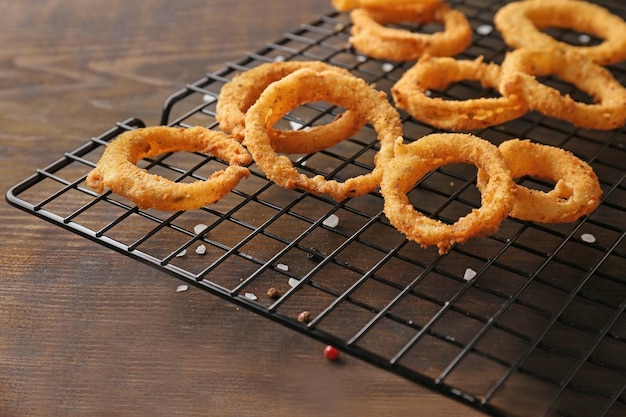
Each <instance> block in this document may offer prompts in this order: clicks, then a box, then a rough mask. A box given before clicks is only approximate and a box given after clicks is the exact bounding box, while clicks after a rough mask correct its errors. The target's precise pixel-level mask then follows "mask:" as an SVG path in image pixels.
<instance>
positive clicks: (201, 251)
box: [196, 245, 206, 255]
mask: <svg viewBox="0 0 626 417" xmlns="http://www.w3.org/2000/svg"><path fill="white" fill-rule="evenodd" d="M196 253H197V254H198V255H204V254H205V253H206V246H204V245H200V246H198V247H197V248H196Z"/></svg>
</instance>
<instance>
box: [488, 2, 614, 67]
mask: <svg viewBox="0 0 626 417" xmlns="http://www.w3.org/2000/svg"><path fill="white" fill-rule="evenodd" d="M494 23H495V26H496V28H497V29H498V31H499V32H500V33H501V35H502V38H503V39H504V42H505V43H506V44H507V45H509V46H511V47H513V48H530V49H546V48H560V49H571V50H573V51H576V52H577V53H579V54H580V55H583V56H585V57H587V58H588V59H590V60H592V61H593V62H595V63H597V64H600V65H605V64H610V63H616V62H620V61H623V60H624V59H626V22H624V20H623V19H622V18H620V17H619V16H616V15H614V14H612V13H611V12H610V11H609V10H607V9H605V8H604V7H601V6H599V5H597V4H593V3H591V2H587V1H580V0H550V1H546V0H525V1H516V2H512V3H509V4H507V5H505V6H503V7H501V8H500V9H499V10H498V11H497V12H496V14H495V16H494ZM550 27H555V28H566V29H571V30H574V31H577V32H580V33H588V34H590V35H594V36H596V37H598V38H600V39H602V40H603V41H602V42H601V43H600V44H599V45H592V46H574V45H571V44H568V43H565V42H560V41H558V40H556V39H555V38H553V37H552V36H550V35H548V34H546V33H544V32H542V29H546V28H550Z"/></svg>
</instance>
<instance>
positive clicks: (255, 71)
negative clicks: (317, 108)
mask: <svg viewBox="0 0 626 417" xmlns="http://www.w3.org/2000/svg"><path fill="white" fill-rule="evenodd" d="M301 68H310V69H313V70H315V71H326V70H328V71H337V72H340V73H342V74H344V75H349V74H350V73H349V72H348V71H346V70H344V69H342V68H339V67H336V66H333V65H329V64H325V63H323V62H319V61H287V62H270V63H265V64H261V65H259V66H258V67H255V68H252V69H250V70H248V71H246V72H243V73H241V74H238V75H237V76H235V77H234V78H233V79H232V80H231V81H230V82H228V83H226V84H224V86H223V87H222V88H221V89H220V94H219V96H218V101H217V107H216V115H215V118H216V119H217V121H218V122H219V125H220V129H221V130H222V131H224V132H226V133H230V134H232V135H233V136H234V137H235V138H237V139H238V140H240V141H241V140H243V137H244V133H245V118H246V116H245V112H246V111H247V110H248V109H249V108H250V106H252V105H253V104H254V102H255V101H256V100H257V99H258V98H259V96H260V95H261V93H262V92H263V90H265V88H266V87H267V86H268V85H269V84H271V83H273V82H274V81H277V80H279V79H281V78H283V77H284V76H286V75H288V74H290V73H292V72H294V71H296V70H298V69H301ZM281 116H282V115H281ZM364 124H365V119H363V118H362V117H360V116H359V114H358V113H356V112H354V111H351V110H348V111H346V112H345V113H343V114H341V115H339V116H338V117H337V118H336V119H335V120H333V121H332V122H330V123H329V124H324V125H319V126H314V127H311V128H309V129H306V130H277V129H270V137H271V138H272V144H273V146H274V149H276V151H277V152H284V153H303V154H306V153H313V152H317V151H320V150H322V149H327V148H330V147H331V146H333V145H336V144H337V143H339V142H341V141H343V140H345V139H347V138H349V137H350V136H352V135H353V134H354V133H356V132H358V131H359V129H361V127H362V126H363V125H364Z"/></svg>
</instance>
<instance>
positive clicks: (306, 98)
mask: <svg viewBox="0 0 626 417" xmlns="http://www.w3.org/2000/svg"><path fill="white" fill-rule="evenodd" d="M313 101H326V102H329V103H333V104H336V105H339V106H343V107H345V108H346V109H351V110H355V111H356V112H358V113H359V114H361V115H362V116H363V117H365V119H366V120H367V121H368V122H369V123H370V124H371V125H372V126H373V127H374V129H375V130H376V132H377V134H378V140H379V142H380V150H379V151H378V152H377V154H376V156H375V167H374V169H373V171H372V172H370V173H368V174H364V175H359V176H356V177H351V178H348V179H346V180H345V181H344V182H338V181H336V180H326V179H325V178H324V177H323V176H322V175H316V176H315V177H312V178H309V177H307V176H306V175H304V174H300V173H298V171H297V170H296V169H295V167H294V166H293V164H292V162H291V160H290V159H289V158H288V157H286V156H284V155H278V154H277V153H276V151H275V149H274V148H273V147H272V140H271V138H270V136H269V134H268V129H269V128H270V126H273V125H274V123H276V121H277V120H278V119H279V118H280V117H281V116H282V115H283V114H285V113H286V112H287V111H289V110H290V109H291V108H294V107H296V106H298V105H301V104H303V103H306V102H313ZM245 125H246V134H245V138H244V141H243V143H244V145H246V146H247V148H248V150H249V151H250V152H251V153H252V157H253V159H254V160H255V162H256V164H257V165H258V166H259V168H260V169H261V170H262V171H263V172H265V174H266V175H267V177H268V178H269V179H270V180H272V181H274V182H275V183H276V184H278V185H280V186H283V187H285V188H290V189H294V188H302V189H304V190H308V191H310V192H312V193H316V194H324V193H325V194H328V195H330V196H331V197H332V198H334V199H335V200H337V201H339V200H342V199H344V198H346V197H355V196H358V195H362V194H365V193H368V192H371V191H373V190H374V189H376V188H377V187H378V186H379V184H380V179H381V177H382V165H384V164H385V162H386V161H388V160H389V159H391V157H392V156H393V142H394V140H395V139H396V138H397V137H399V136H401V135H402V122H401V120H400V115H399V114H398V112H397V111H396V109H395V108H393V106H392V105H391V104H390V103H389V101H388V100H387V95H386V94H385V93H384V92H381V91H377V90H375V89H374V88H372V87H370V86H369V85H368V84H366V82H365V81H364V80H363V79H361V78H358V77H355V76H352V75H350V76H346V75H343V74H340V73H338V72H337V71H322V72H318V71H314V70H311V69H309V68H303V69H300V70H297V71H295V72H293V73H291V74H289V75H287V76H286V77H284V78H282V79H281V80H279V81H276V82H274V83H272V84H270V85H269V86H268V87H267V88H266V89H265V91H263V93H262V94H261V96H260V97H259V99H258V100H257V101H256V103H255V104H254V105H253V106H252V107H250V109H249V110H248V112H247V113H246V123H245Z"/></svg>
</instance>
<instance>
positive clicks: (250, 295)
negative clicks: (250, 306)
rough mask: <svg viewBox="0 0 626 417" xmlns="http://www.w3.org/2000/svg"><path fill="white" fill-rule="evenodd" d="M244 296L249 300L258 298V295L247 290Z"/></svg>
mask: <svg viewBox="0 0 626 417" xmlns="http://www.w3.org/2000/svg"><path fill="white" fill-rule="evenodd" d="M243 296H244V297H246V298H247V299H248V300H252V301H256V300H257V296H256V295H254V294H252V293H251V292H247V293H245V294H244V295H243Z"/></svg>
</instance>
